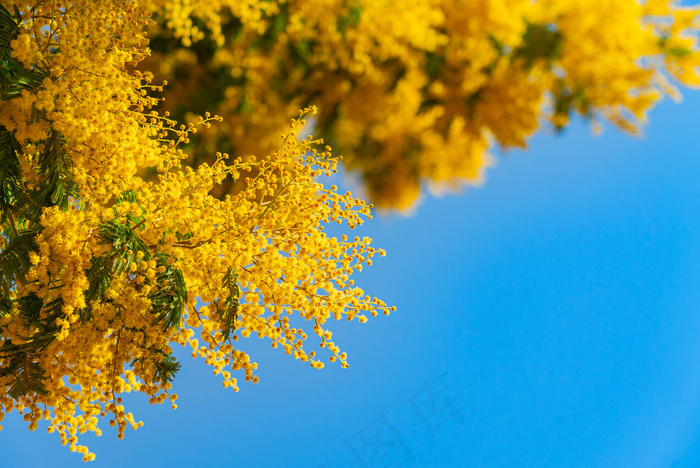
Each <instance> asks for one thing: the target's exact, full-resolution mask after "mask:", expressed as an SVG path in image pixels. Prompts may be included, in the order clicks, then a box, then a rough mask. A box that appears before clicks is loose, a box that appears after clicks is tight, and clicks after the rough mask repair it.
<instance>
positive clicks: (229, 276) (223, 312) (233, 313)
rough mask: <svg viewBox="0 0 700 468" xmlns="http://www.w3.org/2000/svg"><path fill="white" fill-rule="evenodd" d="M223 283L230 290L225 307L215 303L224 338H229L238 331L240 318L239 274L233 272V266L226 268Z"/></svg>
mask: <svg viewBox="0 0 700 468" xmlns="http://www.w3.org/2000/svg"><path fill="white" fill-rule="evenodd" d="M222 285H223V287H224V288H226V289H228V290H229V295H228V296H227V297H226V300H225V301H224V305H223V308H220V306H219V304H218V302H217V303H215V305H216V309H217V311H218V312H219V318H220V320H221V334H222V335H223V337H224V340H228V339H229V337H230V336H231V334H232V333H233V332H235V331H236V320H238V307H239V306H240V294H241V293H240V288H239V287H238V275H237V274H236V273H234V272H233V270H232V269H231V267H229V268H228V269H227V270H226V273H225V274H224V278H223V284H222Z"/></svg>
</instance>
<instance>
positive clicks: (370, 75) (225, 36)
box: [147, 0, 700, 209]
mask: <svg viewBox="0 0 700 468" xmlns="http://www.w3.org/2000/svg"><path fill="white" fill-rule="evenodd" d="M150 5H151V8H152V11H153V12H154V17H155V18H157V19H158V20H159V22H158V25H156V26H154V27H153V28H151V29H150V35H151V36H152V37H153V39H154V40H153V41H152V43H151V46H152V47H153V50H154V54H153V55H152V56H151V57H150V58H149V60H148V61H147V63H148V68H149V69H150V70H152V71H153V72H154V73H156V75H157V76H159V77H161V79H167V80H170V81H174V82H176V83H177V84H176V85H175V86H173V87H170V88H169V90H167V91H166V94H165V95H166V97H167V100H166V105H167V106H168V109H170V110H171V111H172V112H174V113H177V114H178V115H186V114H185V112H186V111H191V110H192V107H193V106H202V107H206V108H208V109H212V108H215V109H216V112H217V113H219V115H222V116H225V117H226V121H225V122H224V124H223V125H220V126H217V127H216V129H214V131H213V132H208V133H207V134H206V136H204V135H203V136H202V138H201V139H198V140H197V141H196V142H194V141H193V144H194V145H195V146H197V147H201V148H206V147H208V146H211V145H212V142H226V143H225V144H226V145H229V146H230V147H231V148H235V151H236V153H237V154H240V155H248V154H254V155H264V154H267V153H268V152H269V151H271V150H273V149H274V148H275V145H276V144H277V142H276V135H277V133H278V132H279V124H278V123H277V122H276V121H274V119H269V118H268V116H269V115H284V114H288V113H289V112H290V111H292V110H293V109H295V108H297V107H299V106H305V105H308V103H314V104H317V105H318V106H319V107H320V109H321V111H322V112H321V114H320V115H319V116H318V118H317V125H318V127H317V128H318V131H319V132H320V133H321V134H323V135H324V136H327V140H329V141H331V142H332V144H333V145H334V147H335V148H336V149H339V150H340V151H341V153H342V154H343V155H344V156H345V159H344V162H345V164H346V165H347V167H348V168H349V169H350V170H352V171H355V172H356V173H358V174H360V175H361V177H362V179H363V180H364V183H365V186H366V189H367V192H368V194H369V195H370V196H371V198H372V200H373V201H374V202H376V203H377V204H378V205H379V206H384V207H394V208H399V209H401V208H406V207H410V206H411V205H412V204H413V203H415V201H416V199H417V197H418V196H419V194H420V192H421V189H422V187H424V186H428V187H433V188H437V189H447V190H454V189H458V188H459V187H460V186H462V185H463V184H465V183H469V184H478V183H480V182H481V181H482V179H483V174H484V170H485V169H486V168H487V167H488V166H489V164H490V162H491V160H492V158H491V157H490V156H489V150H490V148H492V147H493V146H494V145H500V146H501V147H504V148H509V147H525V146H526V145H527V141H528V139H529V138H530V137H532V136H533V135H534V134H535V133H536V132H537V131H538V130H541V129H547V128H549V129H562V128H564V127H565V126H566V125H568V123H569V120H570V118H571V117H572V116H574V115H580V116H583V117H584V118H586V119H590V120H591V121H592V123H593V124H594V125H595V127H596V128H597V127H599V126H600V124H603V123H610V124H612V125H614V126H617V127H619V128H621V129H623V130H624V131H627V132H630V133H637V132H638V131H639V130H640V128H641V126H642V124H643V123H644V122H645V120H646V116H647V114H648V112H649V110H650V109H652V108H653V107H654V105H655V104H656V103H657V102H659V100H661V99H662V98H663V97H664V96H666V95H670V96H672V97H674V98H675V97H677V95H678V94H677V90H676V89H675V88H674V84H673V83H674V82H675V83H678V84H681V85H686V86H694V87H695V86H698V84H700V77H699V76H698V72H697V70H698V68H697V67H698V65H700V53H699V51H698V47H697V33H698V12H699V11H700V10H699V9H698V7H683V6H681V5H680V4H679V2H676V1H674V0H644V1H640V0H615V1H611V0H587V1H580V0H537V1H533V0H484V1H474V0H386V1H376V0H272V1H268V0H246V1H239V0H235V1H234V0H216V1H210V2H192V1H189V0H188V1H184V0H160V1H155V2H150ZM200 83H206V87H205V88H204V89H203V88H202V87H201V86H198V84H200ZM251 136H254V137H253V138H251ZM217 144H219V143H217ZM196 154H201V153H200V152H197V153H196ZM199 162H201V159H196V158H195V159H193V160H192V161H191V163H192V164H195V165H196V164H198V163H199ZM221 189H227V191H228V193H235V191H236V190H239V189H240V184H235V183H234V182H233V181H229V182H227V183H226V184H224V185H223V186H222V187H221ZM225 191H226V190H225Z"/></svg>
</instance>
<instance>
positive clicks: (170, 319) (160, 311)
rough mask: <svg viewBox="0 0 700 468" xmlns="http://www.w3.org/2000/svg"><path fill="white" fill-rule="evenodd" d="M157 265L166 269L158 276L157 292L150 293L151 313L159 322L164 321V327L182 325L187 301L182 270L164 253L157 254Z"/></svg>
mask: <svg viewBox="0 0 700 468" xmlns="http://www.w3.org/2000/svg"><path fill="white" fill-rule="evenodd" d="M156 261H157V266H158V267H159V269H162V270H164V271H163V272H162V273H158V275H157V276H156V284H157V285H158V288H156V292H155V293H151V294H150V295H149V297H148V298H149V299H150V300H151V313H152V314H154V315H155V316H156V320H157V321H158V322H160V321H162V322H163V329H168V328H170V327H176V328H179V327H180V322H181V321H182V312H183V310H184V308H185V304H186V303H187V287H186V285H185V279H184V278H183V276H182V271H181V270H180V269H179V268H175V267H174V266H172V265H171V262H170V258H169V257H168V256H167V255H165V254H162V253H159V254H156Z"/></svg>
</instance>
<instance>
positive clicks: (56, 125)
mask: <svg viewBox="0 0 700 468" xmlns="http://www.w3.org/2000/svg"><path fill="white" fill-rule="evenodd" d="M155 3H157V2H155ZM0 5H1V7H2V8H0V41H2V45H3V47H4V49H3V50H2V51H0V53H1V54H2V56H1V57H0V59H2V61H3V72H2V74H0V80H2V83H1V85H2V86H1V87H0V92H1V93H2V100H1V101H0V143H1V144H0V152H1V154H0V157H1V161H0V166H1V167H0V183H1V184H2V191H1V192H0V208H1V209H2V216H1V218H0V223H1V224H2V236H1V237H0V238H1V239H2V245H3V248H2V253H1V254H0V282H1V286H2V291H1V294H2V297H0V420H1V419H2V418H3V417H4V416H5V415H6V414H9V413H11V412H13V411H17V412H19V414H21V415H22V416H23V418H24V420H25V421H27V423H28V426H29V429H30V430H34V429H37V428H38V427H47V428H48V431H49V432H56V433H57V434H58V435H59V437H60V439H61V441H62V443H63V444H64V445H67V446H68V447H69V448H70V450H72V451H77V452H79V453H81V454H82V455H83V459H84V460H85V461H89V460H91V459H93V458H94V454H92V453H90V452H89V450H88V449H87V447H85V446H84V445H80V444H79V443H78V437H79V435H80V434H83V433H85V432H86V431H91V432H94V433H96V434H97V435H100V434H101V429H100V426H99V424H100V422H104V421H107V422H108V424H109V425H111V426H115V427H116V428H117V434H118V437H119V438H122V437H123V436H124V432H125V430H126V428H128V427H131V428H133V429H136V428H138V427H139V426H140V425H141V424H142V423H141V422H139V421H137V420H136V419H135V416H134V415H133V414H132V413H130V412H128V409H127V408H125V407H124V405H123V401H122V398H123V394H124V393H126V392H132V391H133V392H140V393H142V394H144V395H146V396H147V397H148V398H149V400H150V401H151V403H162V402H165V401H169V402H171V403H172V406H173V407H175V406H176V404H175V401H176V399H177V394H175V393H172V391H171V390H172V385H173V384H172V382H173V379H174V377H175V373H176V372H177V370H178V369H179V367H180V365H179V363H178V362H177V360H176V359H175V357H174V355H173V346H174V345H182V346H186V347H188V348H190V349H191V354H192V356H193V357H201V358H204V360H205V362H206V363H207V364H209V365H211V366H212V367H213V371H214V373H215V374H217V375H220V376H221V378H222V382H223V385H224V386H226V387H231V388H232V389H233V390H235V391H237V390H238V385H239V382H238V379H239V378H243V379H245V380H246V381H252V382H256V381H257V377H256V376H255V369H256V368H257V363H256V362H254V361H253V360H252V358H251V356H249V355H248V354H246V352H245V351H244V349H245V340H246V338H249V337H253V338H256V339H258V338H262V339H265V340H268V341H269V342H270V344H271V345H272V346H273V347H278V348H281V349H282V350H283V351H284V352H285V353H286V354H289V355H292V356H293V357H294V358H296V359H299V360H300V361H302V362H305V363H307V365H311V366H312V367H315V368H321V367H323V366H324V360H329V361H331V362H333V361H338V362H339V363H340V365H342V366H343V367H346V366H347V360H346V359H347V356H346V355H345V353H343V352H341V351H340V349H339V348H338V346H337V345H336V343H335V342H334V341H333V336H332V332H331V331H329V330H328V329H327V325H328V323H329V320H331V319H333V320H339V319H347V320H351V321H352V320H357V321H359V322H365V321H366V320H367V319H368V317H369V316H376V315H378V314H389V312H390V310H392V309H391V308H389V307H387V306H386V305H385V304H384V303H383V302H382V301H380V300H379V299H376V298H373V297H370V296H367V295H366V294H365V293H364V291H362V290H361V289H360V288H359V287H357V286H356V285H355V284H354V281H353V279H351V276H352V274H353V273H354V272H356V271H359V270H361V269H362V268H363V266H365V265H371V263H372V259H373V257H375V256H377V255H384V252H383V251H381V250H377V249H375V248H374V247H372V246H371V241H370V239H368V238H366V237H364V238H361V237H358V236H353V237H348V236H345V235H344V236H342V237H340V238H336V237H333V236H330V235H327V234H326V233H325V232H324V226H325V225H326V224H328V223H338V224H345V225H347V226H348V227H349V228H355V227H357V226H359V225H361V224H362V223H363V221H364V220H366V219H368V218H371V215H370V206H369V205H367V204H365V203H364V202H363V201H362V200H359V199H356V198H354V197H353V196H352V195H351V194H350V193H346V194H340V193H338V191H337V188H336V187H335V186H333V187H330V188H328V187H325V186H324V185H323V184H322V183H321V182H319V181H320V180H321V179H322V177H324V176H327V175H330V174H332V173H333V172H335V170H336V164H337V158H334V157H331V154H330V147H328V146H325V145H324V143H323V141H322V140H321V139H317V138H313V137H311V136H308V137H306V138H300V135H298V132H299V131H300V128H301V127H302V126H303V125H304V124H305V119H306V118H307V117H310V116H313V115H314V114H316V108H314V107H308V108H304V109H303V110H302V111H299V113H298V114H297V115H296V118H294V119H292V120H291V121H287V128H286V129H285V130H284V132H282V133H279V134H278V135H277V137H276V138H277V144H276V149H275V150H274V151H271V152H270V154H269V155H267V156H262V157H248V158H245V159H243V158H240V157H232V156H229V155H228V154H226V153H223V152H216V151H214V152H213V155H212V161H211V162H210V163H204V164H201V165H199V166H198V167H196V168H191V167H187V166H184V165H183V160H184V159H185V158H186V157H187V154H186V153H185V152H183V150H182V147H183V146H185V145H187V144H188V142H189V140H190V138H192V137H193V136H195V135H196V134H197V133H198V132H199V131H203V130H207V129H208V128H210V127H214V126H217V125H221V121H222V118H221V117H219V116H217V115H210V114H209V113H208V112H207V113H205V112H202V115H201V116H192V119H191V122H189V123H187V124H183V125H180V124H178V123H176V122H175V121H174V120H172V119H171V118H170V117H169V115H168V113H167V112H159V110H157V108H156V106H157V105H158V104H159V101H160V99H161V98H160V97H159V93H160V92H161V91H162V90H163V86H164V85H166V83H162V84H161V83H159V84H155V82H154V81H153V75H152V74H150V73H148V72H141V71H138V70H137V69H136V66H137V65H138V63H139V62H140V61H141V60H143V59H144V58H145V57H146V56H147V55H148V53H149V50H148V48H147V44H148V39H147V37H146V34H145V31H146V30H147V28H148V27H151V26H152V24H151V15H152V11H151V9H152V5H151V4H150V2H145V4H143V5H140V4H139V2H134V1H132V0H114V1H109V2H95V1H92V0H82V1H81V0H79V1H70V2H67V1H61V0H52V1H13V2H9V1H5V0H3V1H2V2H1V3H0ZM236 5H237V6H236V8H239V10H240V11H239V10H236V11H237V12H238V13H237V14H239V15H240V17H241V18H246V21H250V22H254V21H255V18H257V19H258V20H260V18H262V17H263V16H266V15H268V14H269V12H267V11H266V10H264V9H262V10H259V11H258V10H257V7H254V6H253V5H252V4H246V2H238V3H237V4H236ZM163 11H164V12H165V13H164V14H167V15H170V16H168V18H169V20H168V21H169V25H170V27H172V28H173V29H174V30H176V31H186V35H183V36H182V38H183V41H184V40H185V38H189V39H190V40H200V39H201V35H199V34H198V33H197V31H196V30H195V29H194V27H193V26H192V24H191V22H188V19H187V17H185V16H183V15H184V13H183V10H182V9H181V8H170V9H168V8H166V7H165V6H164V7H163ZM246 11H249V13H250V15H248V16H246V13H245V12H246ZM253 11H258V13H257V14H253V13H252V12H253ZM210 26H211V27H212V31H214V33H215V34H214V37H218V36H217V35H216V28H215V27H214V26H213V25H210ZM182 28H185V29H184V30H183V29H182ZM183 34H185V33H183ZM270 112H271V113H270V114H269V115H268V116H267V118H268V119H270V120H271V121H272V120H279V119H280V118H281V117H280V116H282V115H284V114H277V113H274V112H273V111H272V110H271V111H270ZM292 115H295V114H292ZM251 138H254V136H251ZM149 168H150V170H152V171H153V172H155V173H156V174H157V177H155V178H154V179H153V180H150V181H147V180H145V179H143V178H142V177H141V176H140V175H139V174H141V173H142V172H143V171H144V170H147V169H149ZM226 178H230V179H233V180H236V181H238V182H239V183H240V186H241V189H240V190H239V191H238V192H237V193H235V194H233V195H230V196H226V197H223V198H217V197H214V196H213V195H212V194H211V192H212V190H214V188H215V187H216V186H217V185H219V184H221V183H222V181H223V180H224V179H226ZM307 343H313V345H314V346H315V347H316V348H318V346H319V345H320V348H321V350H320V351H319V352H317V351H313V350H309V349H308V345H307ZM0 428H1V426H0Z"/></svg>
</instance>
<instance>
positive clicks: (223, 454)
mask: <svg viewBox="0 0 700 468" xmlns="http://www.w3.org/2000/svg"><path fill="white" fill-rule="evenodd" d="M699 122H700V93H691V92H685V100H684V102H683V103H682V104H674V103H673V102H670V101H666V102H664V103H662V104H661V105H660V106H659V107H658V108H657V109H656V110H655V111H654V112H653V113H652V114H651V122H650V125H648V126H647V128H646V135H645V137H643V138H641V139H635V138H631V137H629V136H626V135H624V134H622V133H620V132H618V131H616V130H613V129H609V128H608V129H606V130H605V131H604V133H603V134H602V135H601V136H598V137H595V136H593V135H592V132H591V131H590V128H589V127H588V126H587V125H586V124H585V123H582V122H576V123H575V124H574V125H573V126H572V127H571V128H570V129H568V130H567V131H565V132H564V133H563V134H562V135H553V134H542V135H539V136H538V137H536V138H535V139H533V140H532V142H531V144H530V147H529V148H528V150H527V151H525V152H522V151H510V152H508V153H506V154H501V155H499V156H498V158H497V159H498V164H497V166H496V167H494V168H493V169H491V170H490V171H489V172H488V174H487V182H486V184H485V185H484V186H483V187H480V188H476V189H469V190H465V191H464V192H463V193H462V194H460V195H457V196H446V197H443V198H437V199H436V198H433V197H430V196H428V197H426V198H425V199H424V200H423V201H422V203H421V205H420V206H419V207H418V209H417V211H416V213H415V215H414V216H412V217H402V216H396V215H392V216H384V217H375V219H374V220H373V221H371V222H369V223H368V224H367V225H366V226H365V227H364V228H363V229H362V230H361V234H360V235H367V236H370V237H372V238H374V240H375V245H376V246H378V247H382V248H385V249H386V250H387V252H388V255H387V257H386V258H384V259H380V260H377V261H376V262H375V263H374V265H373V266H372V267H371V268H369V269H366V270H365V271H364V272H363V273H362V275H361V276H360V277H359V278H358V280H357V281H358V283H359V284H360V285H362V286H363V287H365V289H366V290H367V291H368V293H370V294H372V295H376V296H379V297H381V298H382V299H384V300H385V301H386V302H387V303H389V304H393V305H396V306H397V307H398V311H397V312H396V313H394V314H392V315H391V316H390V317H383V316H380V317H378V318H376V319H372V320H370V321H369V322H368V323H367V324H364V325H362V324H359V323H351V324H348V323H346V322H338V323H337V325H334V326H333V330H334V332H335V333H334V337H335V338H336V342H337V343H338V344H339V345H340V346H341V348H342V349H343V350H344V351H346V352H347V353H348V354H349V363H350V368H349V369H347V370H344V369H341V368H340V366H336V365H328V366H327V367H326V368H325V369H323V370H320V371H319V370H314V369H311V368H309V367H308V366H307V365H304V364H302V363H300V362H298V361H295V360H293V359H291V358H290V357H289V356H286V355H284V354H283V353H282V352H280V351H279V350H273V349H271V348H270V347H269V344H268V343H266V342H263V341H262V340H258V339H253V338H251V339H250V340H249V341H248V342H243V347H244V349H246V350H248V351H250V352H251V353H252V354H253V357H254V360H256V361H257V362H258V363H259V365H260V369H259V372H258V375H259V376H260V378H261V383H260V384H258V385H257V386H254V385H251V384H243V385H241V391H240V392H239V393H234V392H233V391H231V390H230V389H228V390H227V389H224V388H223V387H222V386H221V384H220V379H219V377H216V376H214V375H212V374H211V369H210V368H208V367H207V366H205V365H204V363H203V361H202V360H192V359H191V358H189V357H188V355H187V353H181V355H182V356H183V357H182V362H183V369H182V371H181V372H180V374H179V375H178V377H177V379H176V381H175V391H176V392H178V393H179V394H180V399H179V401H178V404H179V408H178V409H177V410H175V411H173V410H171V409H170V407H169V406H167V405H163V406H154V407H151V406H149V405H148V404H147V402H144V401H143V399H140V398H138V395H136V396H134V397H131V398H128V399H127V404H128V405H129V406H130V408H131V410H132V411H133V412H134V414H135V416H136V417H137V419H141V420H143V421H144V423H145V425H144V427H143V428H141V429H139V430H138V431H135V432H134V431H127V433H126V438H125V439H124V440H122V441H119V440H117V439H116V431H113V430H110V428H109V427H105V428H104V435H103V436H102V437H100V438H95V437H92V436H89V435H85V436H83V438H82V439H81V441H82V442H84V443H87V444H88V445H89V446H90V448H91V449H92V450H93V451H94V452H96V454H97V460H96V461H95V462H93V463H92V464H91V465H90V466H93V467H96V468H97V467H123V466H153V467H159V466H197V467H206V466H236V467H310V468H321V467H324V468H329V467H389V466H391V467H398V466H406V467H424V466H441V467H484V468H490V467H673V468H688V467H697V466H700V268H699V265H700V158H699V157H698V153H699V152H700V151H699V148H700V131H698V129H699V128H700V127H699ZM342 189H343V187H341V190H342ZM2 424H3V426H4V430H3V431H2V432H0V453H1V454H2V455H0V457H1V459H2V465H3V466H8V467H35V466H43V465H51V466H54V467H57V466H58V467H60V466H74V465H76V466H77V465H80V464H82V462H81V461H80V457H79V456H78V455H75V454H71V453H70V452H68V451H67V450H66V449H65V448H64V447H61V445H60V441H59V438H58V437H56V436H55V435H49V434H46V432H45V427H44V426H40V429H39V430H38V431H36V432H34V433H30V432H28V431H27V430H26V425H25V424H24V423H23V422H22V421H21V420H20V417H18V415H17V414H16V413H13V414H11V415H9V416H7V417H6V418H5V420H4V421H3V422H2Z"/></svg>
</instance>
